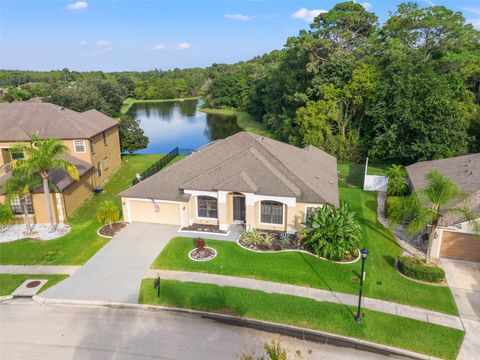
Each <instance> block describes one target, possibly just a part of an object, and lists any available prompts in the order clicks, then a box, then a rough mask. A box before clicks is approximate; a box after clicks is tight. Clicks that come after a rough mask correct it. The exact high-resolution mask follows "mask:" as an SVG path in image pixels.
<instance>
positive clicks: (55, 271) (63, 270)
mask: <svg viewBox="0 0 480 360" xmlns="http://www.w3.org/2000/svg"><path fill="white" fill-rule="evenodd" d="M80 268H81V266H56V265H0V274H14V275H22V274H28V275H70V276H71V275H73V274H74V273H75V271H77V270H78V269H80Z"/></svg>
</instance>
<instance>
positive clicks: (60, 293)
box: [42, 223, 178, 303]
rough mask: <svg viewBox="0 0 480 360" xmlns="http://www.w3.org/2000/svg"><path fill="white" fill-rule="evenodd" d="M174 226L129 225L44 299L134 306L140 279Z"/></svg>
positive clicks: (176, 227) (174, 230)
mask: <svg viewBox="0 0 480 360" xmlns="http://www.w3.org/2000/svg"><path fill="white" fill-rule="evenodd" d="M177 230H178V226H174V225H160V224H150V223H131V224H129V225H128V226H127V227H126V228H125V229H124V230H123V231H121V232H120V233H119V234H118V235H117V236H115V237H114V238H113V239H112V240H110V241H109V242H108V243H107V244H106V245H105V246H104V247H103V248H101V249H100V250H99V251H98V252H97V253H96V254H95V256H93V257H92V258H91V259H90V260H89V261H88V262H87V263H86V264H85V265H84V266H83V267H81V268H80V269H79V270H77V271H76V272H75V273H74V274H73V275H72V276H70V277H69V278H68V279H66V280H64V281H62V282H61V283H60V284H58V285H56V286H54V287H52V288H50V289H48V290H47V291H45V292H44V293H42V296H43V297H46V298H59V299H73V300H85V299H88V300H107V301H118V302H129V303H136V302H137V301H138V294H139V290H140V282H141V280H142V278H143V275H144V274H145V272H146V271H147V269H148V268H150V265H151V264H152V262H153V260H155V258H156V257H157V256H158V254H160V252H161V251H162V249H163V248H164V247H165V245H166V244H167V243H168V241H169V240H170V239H171V238H172V237H173V236H174V235H175V234H176V232H177Z"/></svg>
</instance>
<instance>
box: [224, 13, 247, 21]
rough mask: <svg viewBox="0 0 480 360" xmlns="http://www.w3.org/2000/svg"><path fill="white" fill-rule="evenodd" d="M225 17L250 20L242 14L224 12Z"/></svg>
mask: <svg viewBox="0 0 480 360" xmlns="http://www.w3.org/2000/svg"><path fill="white" fill-rule="evenodd" d="M224 16H225V17H226V18H227V19H232V20H239V21H248V20H251V17H250V16H247V15H242V14H225V15H224Z"/></svg>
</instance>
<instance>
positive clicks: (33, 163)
mask: <svg viewBox="0 0 480 360" xmlns="http://www.w3.org/2000/svg"><path fill="white" fill-rule="evenodd" d="M67 150H68V148H67V147H66V146H65V145H63V144H62V142H61V141H60V140H58V139H42V138H40V137H39V136H37V135H33V136H32V144H31V146H30V145H29V144H27V145H25V144H21V145H18V146H17V147H16V149H15V151H19V152H23V154H24V155H25V158H23V159H17V160H14V162H13V168H14V169H16V170H17V171H18V172H21V173H24V174H26V175H27V176H31V175H34V174H39V175H40V176H41V178H42V183H43V192H44V193H45V201H46V205H47V211H48V221H49V223H50V229H49V231H50V232H53V231H55V225H54V221H53V212H52V206H51V202H50V188H49V174H50V171H51V170H55V169H61V170H64V171H65V172H66V173H67V174H68V175H70V177H71V178H72V179H74V180H78V179H79V176H78V171H77V168H76V167H75V166H74V165H72V164H71V163H70V162H69V161H67V160H64V159H62V158H61V155H63V154H66V153H67Z"/></svg>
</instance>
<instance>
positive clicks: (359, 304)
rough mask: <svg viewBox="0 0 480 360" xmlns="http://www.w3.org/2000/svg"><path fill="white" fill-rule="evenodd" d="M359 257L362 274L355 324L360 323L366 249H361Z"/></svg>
mask: <svg viewBox="0 0 480 360" xmlns="http://www.w3.org/2000/svg"><path fill="white" fill-rule="evenodd" d="M360 255H361V256H362V273H361V274H360V293H359V294H358V309H357V315H356V316H355V321H356V322H362V315H361V314H360V308H361V307H362V288H363V277H364V276H365V260H366V259H367V256H368V250H367V249H361V250H360Z"/></svg>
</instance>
